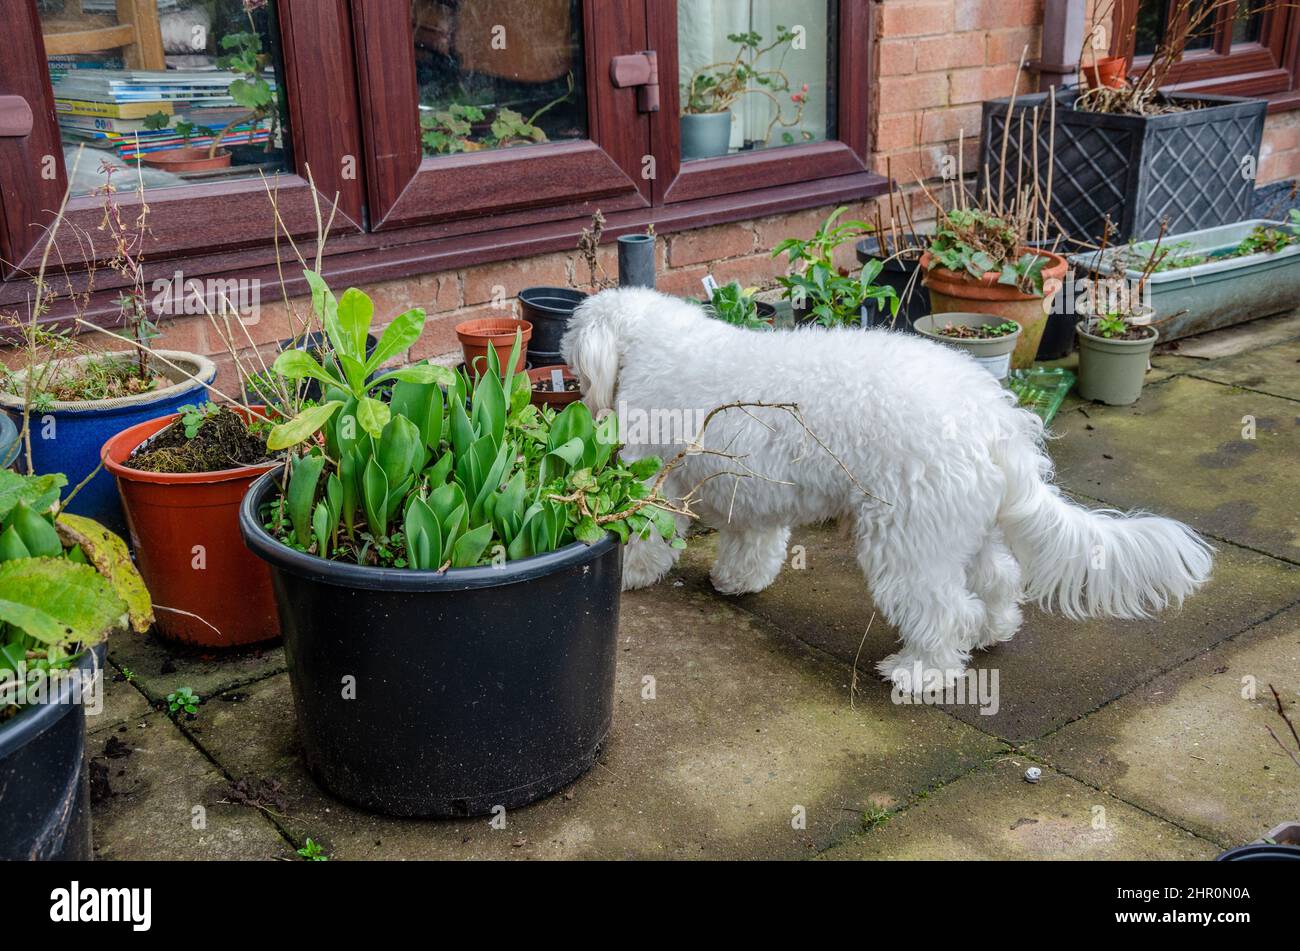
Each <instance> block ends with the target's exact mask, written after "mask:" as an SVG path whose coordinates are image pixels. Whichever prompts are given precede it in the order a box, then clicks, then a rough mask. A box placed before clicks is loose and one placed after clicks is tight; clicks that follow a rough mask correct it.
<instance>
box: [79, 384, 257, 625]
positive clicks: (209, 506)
mask: <svg viewBox="0 0 1300 951" xmlns="http://www.w3.org/2000/svg"><path fill="white" fill-rule="evenodd" d="M264 411H265V408H264V407H262V406H252V407H248V408H239V407H236V408H233V409H232V408H230V407H224V406H216V405H214V404H211V403H204V404H200V405H197V406H183V407H181V409H180V412H178V413H174V414H172V415H169V416H160V417H157V418H155V419H151V420H148V421H146V422H143V423H139V424H137V425H135V426H132V427H130V428H129V429H126V430H124V431H123V432H120V433H118V434H117V435H115V436H113V437H112V438H111V439H109V440H108V441H107V442H106V443H104V446H103V449H102V450H101V456H102V458H103V462H104V467H105V469H107V470H108V472H110V473H111V474H112V476H113V477H114V478H116V479H117V486H118V490H119V491H120V492H121V496H122V506H123V508H124V509H125V511H126V520H127V524H128V526H129V527H130V531H131V545H132V547H133V548H134V549H135V553H136V558H137V559H138V560H139V563H140V572H141V573H142V574H143V575H144V578H145V580H146V581H147V583H148V585H149V590H150V591H152V592H153V595H154V598H155V599H156V600H157V602H158V607H157V610H158V612H159V615H160V616H159V619H158V633H159V634H160V635H162V636H163V637H166V638H169V639H171V640H175V641H179V642H182V643H186V644H190V645H194V646H198V647H205V648H225V647H240V646H244V645H247V644H255V643H259V642H262V641H267V640H273V639H275V638H277V637H279V634H280V625H279V621H278V619H277V617H276V610H275V599H274V597H273V596H272V594H271V573H270V571H269V570H268V569H267V567H266V564H265V563H264V562H263V561H261V560H260V559H258V558H255V557H253V555H252V553H251V552H249V551H248V549H247V548H245V547H244V545H243V542H242V541H241V540H240V537H239V504H240V502H241V501H242V500H243V497H244V494H245V492H246V491H247V490H248V487H249V486H250V485H251V484H252V483H253V480H254V479H256V478H257V477H258V476H260V475H262V473H264V472H267V471H269V470H270V469H272V468H274V467H275V466H276V465H277V464H278V462H277V460H276V459H275V457H274V454H273V453H271V452H269V451H268V450H267V448H266V437H267V434H268V433H269V431H270V422H269V420H268V419H266V417H265V416H264V415H263V414H264ZM235 592H238V596H237V597H232V594H233V593H235Z"/></svg>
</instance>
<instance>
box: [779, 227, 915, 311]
mask: <svg viewBox="0 0 1300 951" xmlns="http://www.w3.org/2000/svg"><path fill="white" fill-rule="evenodd" d="M847 210H848V209H847V208H846V207H844V206H841V207H839V208H836V209H835V210H834V211H833V212H831V213H830V215H829V216H827V218H826V220H825V221H823V222H822V223H821V225H819V226H818V228H817V231H816V233H814V234H813V236H812V237H811V238H808V239H806V240H805V239H801V238H786V239H785V240H784V241H782V242H780V243H779V244H777V246H776V247H775V248H773V249H772V257H777V256H778V255H781V254H785V255H786V256H787V259H788V261H789V264H790V269H789V273H787V274H783V275H781V276H780V277H778V278H777V279H776V280H777V283H778V284H780V285H781V287H782V288H783V289H784V296H785V297H786V299H787V300H789V301H790V304H791V306H792V307H793V309H794V319H795V323H798V324H813V323H815V324H818V325H820V326H822V327H846V326H853V325H856V324H860V323H861V321H862V313H863V308H864V307H865V306H866V305H867V304H868V303H871V304H874V305H875V306H877V307H880V308H883V307H885V306H886V305H887V306H888V307H889V313H890V316H891V317H893V316H895V315H897V313H898V294H897V293H896V292H895V291H894V289H893V288H892V287H890V286H889V285H888V284H876V283H875V280H876V278H877V277H878V276H879V275H880V272H881V271H882V270H883V269H884V264H883V263H882V262H881V261H878V260H868V261H867V262H866V263H864V264H863V265H862V268H861V269H860V270H859V271H858V273H857V274H856V275H853V274H850V273H847V272H843V273H842V272H841V271H840V269H839V267H838V266H837V265H836V264H835V249H836V248H838V247H840V246H841V245H843V244H846V243H848V242H851V241H856V240H857V239H858V238H860V237H861V236H862V235H864V234H866V233H867V232H869V231H870V230H871V229H870V226H869V225H868V224H867V223H866V222H865V221H839V217H840V216H841V215H842V214H844V212H845V211H847Z"/></svg>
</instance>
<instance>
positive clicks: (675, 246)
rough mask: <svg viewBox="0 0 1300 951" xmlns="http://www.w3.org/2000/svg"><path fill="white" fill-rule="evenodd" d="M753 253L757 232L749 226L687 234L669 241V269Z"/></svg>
mask: <svg viewBox="0 0 1300 951" xmlns="http://www.w3.org/2000/svg"><path fill="white" fill-rule="evenodd" d="M753 250H754V229H753V228H752V227H751V226H750V225H749V224H748V223H747V222H739V223H736V224H726V225H715V226H714V227H711V228H699V229H697V230H695V231H684V232H682V233H680V234H674V235H671V236H669V238H668V266H669V267H674V268H675V267H681V266H683V265H686V264H700V263H703V262H705V261H721V260H724V259H726V258H735V257H740V256H741V255H744V254H749V253H750V252H751V251H753Z"/></svg>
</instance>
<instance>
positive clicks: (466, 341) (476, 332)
mask: <svg viewBox="0 0 1300 951" xmlns="http://www.w3.org/2000/svg"><path fill="white" fill-rule="evenodd" d="M516 333H518V334H519V335H520V336H521V338H522V345H521V346H520V348H519V358H518V360H516V361H515V372H516V373H521V372H523V369H524V360H525V356H526V351H527V350H528V342H529V340H531V339H532V336H533V325H532V324H530V323H529V322H528V321H526V320H519V319H518V318H517V317H511V316H510V315H508V314H503V315H502V316H500V317H482V318H479V319H478V320H466V321H464V322H463V323H459V324H457V325H456V337H457V338H458V339H459V340H460V349H461V353H463V354H464V356H465V365H466V366H467V367H469V368H470V371H471V373H472V374H473V375H475V376H477V375H479V374H482V373H483V372H484V370H486V369H487V352H488V347H492V349H494V350H495V351H496V352H497V362H498V364H500V366H501V371H502V375H504V374H505V370H506V369H507V364H508V363H509V361H510V351H511V349H512V348H513V347H514V345H515V335H516Z"/></svg>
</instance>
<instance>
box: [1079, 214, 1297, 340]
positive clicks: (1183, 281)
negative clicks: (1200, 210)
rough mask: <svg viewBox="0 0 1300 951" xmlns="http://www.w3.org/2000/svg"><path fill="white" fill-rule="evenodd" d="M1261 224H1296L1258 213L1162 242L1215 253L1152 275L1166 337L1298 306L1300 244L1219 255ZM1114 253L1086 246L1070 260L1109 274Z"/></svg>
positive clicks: (1133, 277) (1135, 274) (1133, 275)
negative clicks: (1201, 260) (1266, 251)
mask: <svg viewBox="0 0 1300 951" xmlns="http://www.w3.org/2000/svg"><path fill="white" fill-rule="evenodd" d="M1260 226H1263V227H1268V228H1277V229H1278V230H1281V231H1285V230H1287V229H1288V228H1289V227H1290V226H1289V225H1288V224H1286V223H1285V222H1281V221H1268V220H1265V219H1263V218H1253V219H1251V220H1249V221H1242V222H1240V223H1238V224H1233V225H1223V226H1221V227H1218V228H1205V229H1203V230H1201V231H1187V232H1184V233H1182V234H1175V235H1170V236H1168V237H1166V238H1165V239H1164V240H1163V241H1162V242H1161V247H1162V248H1174V247H1176V248H1177V249H1178V250H1177V254H1178V255H1179V256H1182V255H1191V254H1203V255H1208V256H1209V257H1210V260H1209V261H1207V262H1205V263H1204V264H1197V265H1193V266H1192V267H1180V268H1172V269H1170V270H1167V271H1157V272H1155V273H1154V274H1152V275H1151V276H1150V277H1149V278H1147V287H1148V288H1149V289H1150V292H1151V306H1152V307H1153V308H1154V309H1155V312H1156V317H1155V319H1156V320H1157V321H1159V322H1160V334H1161V336H1162V337H1163V338H1164V339H1165V340H1177V339H1178V338H1180V337H1189V336H1191V335H1193V334H1200V333H1205V332H1206V331H1210V330H1218V329H1220V328H1223V327H1228V326H1230V325H1232V324H1238V323H1241V322H1243V321H1247V320H1254V319H1255V318H1256V317H1267V316H1268V315H1269V314H1280V313H1282V312H1283V311H1288V310H1291V309H1293V308H1294V307H1295V306H1296V302H1297V301H1300V244H1293V245H1290V246H1289V247H1286V248H1283V249H1282V250H1281V251H1277V252H1275V253H1273V254H1262V253H1261V254H1249V255H1246V256H1245V257H1240V258H1218V259H1216V258H1215V254H1216V253H1217V252H1223V251H1226V250H1228V249H1230V248H1235V247H1236V246H1237V245H1238V244H1240V243H1241V241H1242V239H1243V238H1245V237H1246V236H1247V235H1249V234H1250V233H1251V231H1253V230H1254V229H1255V228H1256V227H1260ZM1120 250H1121V251H1122V250H1123V249H1122V248H1121V249H1120ZM1114 254H1115V251H1114V250H1109V251H1105V252H1097V251H1086V252H1083V253H1081V254H1074V255H1071V256H1070V263H1071V264H1073V265H1074V266H1075V269H1076V272H1084V273H1086V272H1088V271H1090V270H1091V269H1092V268H1093V267H1094V266H1095V267H1096V269H1097V271H1098V272H1099V273H1101V274H1109V273H1110V262H1111V260H1112V259H1113V257H1114ZM1099 255H1100V260H1099V261H1098V260H1097V259H1098V256H1099ZM1125 277H1126V278H1127V279H1128V280H1129V281H1130V282H1137V281H1138V280H1140V279H1141V277H1142V272H1141V271H1140V270H1136V271H1135V270H1127V271H1125ZM1175 315H1177V316H1175Z"/></svg>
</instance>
